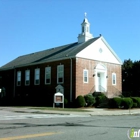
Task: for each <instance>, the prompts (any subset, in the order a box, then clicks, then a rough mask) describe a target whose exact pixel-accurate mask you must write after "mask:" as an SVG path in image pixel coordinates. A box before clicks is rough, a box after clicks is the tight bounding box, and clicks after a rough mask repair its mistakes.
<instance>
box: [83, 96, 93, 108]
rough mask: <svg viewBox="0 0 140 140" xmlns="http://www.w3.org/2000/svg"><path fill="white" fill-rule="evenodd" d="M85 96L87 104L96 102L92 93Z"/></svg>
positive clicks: (90, 104)
mask: <svg viewBox="0 0 140 140" xmlns="http://www.w3.org/2000/svg"><path fill="white" fill-rule="evenodd" d="M84 98H85V102H86V105H87V106H92V105H93V104H95V98H94V97H93V96H92V95H91V94H88V95H85V96H84Z"/></svg>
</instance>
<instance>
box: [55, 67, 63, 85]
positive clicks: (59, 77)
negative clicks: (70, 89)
mask: <svg viewBox="0 0 140 140" xmlns="http://www.w3.org/2000/svg"><path fill="white" fill-rule="evenodd" d="M57 83H64V65H59V66H57Z"/></svg>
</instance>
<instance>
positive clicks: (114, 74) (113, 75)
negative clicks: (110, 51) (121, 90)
mask: <svg viewBox="0 0 140 140" xmlns="http://www.w3.org/2000/svg"><path fill="white" fill-rule="evenodd" d="M113 77H115V83H114V81H113V80H114V79H113ZM116 84H117V79H116V73H112V85H116Z"/></svg>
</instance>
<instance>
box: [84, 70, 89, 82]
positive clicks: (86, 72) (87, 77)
mask: <svg viewBox="0 0 140 140" xmlns="http://www.w3.org/2000/svg"><path fill="white" fill-rule="evenodd" d="M85 72H86V73H87V81H85V75H84V73H85ZM83 83H88V70H87V69H84V70H83Z"/></svg>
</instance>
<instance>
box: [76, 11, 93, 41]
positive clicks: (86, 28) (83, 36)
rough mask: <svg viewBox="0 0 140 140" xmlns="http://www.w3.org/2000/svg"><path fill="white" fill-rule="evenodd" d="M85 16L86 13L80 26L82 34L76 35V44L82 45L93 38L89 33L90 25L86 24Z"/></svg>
mask: <svg viewBox="0 0 140 140" xmlns="http://www.w3.org/2000/svg"><path fill="white" fill-rule="evenodd" d="M86 15H87V13H85V18H84V20H83V22H82V24H81V26H82V32H81V34H79V35H78V43H83V42H86V41H87V40H89V39H91V38H93V36H92V34H91V33H90V23H89V22H88V20H87V18H86Z"/></svg>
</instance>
